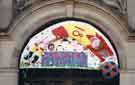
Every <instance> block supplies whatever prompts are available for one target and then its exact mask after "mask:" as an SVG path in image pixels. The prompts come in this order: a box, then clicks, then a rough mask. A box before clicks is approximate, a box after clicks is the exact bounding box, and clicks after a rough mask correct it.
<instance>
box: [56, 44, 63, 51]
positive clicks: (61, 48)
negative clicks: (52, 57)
mask: <svg viewBox="0 0 135 85" xmlns="http://www.w3.org/2000/svg"><path fill="white" fill-rule="evenodd" d="M56 51H64V48H63V47H62V45H58V46H57V47H56Z"/></svg>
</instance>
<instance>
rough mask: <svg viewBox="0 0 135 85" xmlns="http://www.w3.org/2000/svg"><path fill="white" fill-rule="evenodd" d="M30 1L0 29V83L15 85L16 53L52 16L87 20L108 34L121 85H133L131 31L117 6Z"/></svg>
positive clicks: (66, 0)
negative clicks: (118, 62) (6, 25)
mask: <svg viewBox="0 0 135 85" xmlns="http://www.w3.org/2000/svg"><path fill="white" fill-rule="evenodd" d="M9 1H10V0H9ZM30 1H31V0H30ZM32 1H33V2H32ZM32 1H31V3H32V4H31V5H29V4H25V5H26V7H23V6H21V5H20V8H19V9H17V10H18V11H17V12H16V13H15V15H16V16H15V18H14V17H13V18H14V19H13V20H12V21H11V22H12V23H11V24H10V25H9V26H8V27H6V28H2V27H1V29H0V84H3V85H17V84H18V83H17V82H18V63H19V62H18V60H19V56H20V54H21V52H22V49H23V48H24V45H25V43H26V41H27V39H28V38H29V37H30V36H31V35H32V34H33V33H34V32H35V31H37V30H38V28H39V27H40V26H42V25H44V24H45V23H47V22H49V21H52V20H55V19H59V18H65V17H70V18H80V19H83V20H87V21H90V22H92V23H94V24H96V25H97V26H99V27H100V28H101V30H103V31H104V32H105V33H106V34H107V35H108V36H109V38H110V39H111V41H112V42H113V44H114V45H115V47H116V49H117V53H118V56H119V61H120V85H134V83H135V66H134V65H135V55H134V54H135V53H134V50H135V37H134V32H133V31H130V30H129V28H130V27H129V24H128V18H127V17H128V16H127V15H126V13H124V11H123V13H122V12H121V11H120V10H119V9H118V8H117V7H114V8H113V7H108V6H107V4H105V3H100V1H98V0H93V1H92V0H91V1H90V0H41V1H37V2H36V0H32ZM0 2H1V1H0ZM3 2H4V0H3ZM0 5H1V3H0ZM27 5H28V6H27ZM11 7H13V6H11ZM11 7H9V8H11ZM20 10H21V11H20ZM117 10H119V12H118V11H117ZM11 14H13V13H11ZM12 16H13V15H12ZM8 17H10V16H9V15H8ZM3 18H4V17H3ZM3 18H2V17H1V16H0V22H4V21H3ZM5 22H6V21H5ZM5 22H4V23H5ZM0 25H1V24H0ZM3 27H4V26H3Z"/></svg>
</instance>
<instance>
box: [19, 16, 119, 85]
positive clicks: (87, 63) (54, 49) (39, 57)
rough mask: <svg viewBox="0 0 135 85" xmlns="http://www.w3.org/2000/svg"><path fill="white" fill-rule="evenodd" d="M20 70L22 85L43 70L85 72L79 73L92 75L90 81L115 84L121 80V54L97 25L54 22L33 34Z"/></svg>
mask: <svg viewBox="0 0 135 85" xmlns="http://www.w3.org/2000/svg"><path fill="white" fill-rule="evenodd" d="M19 69H20V73H19V76H20V85H21V84H22V83H23V84H22V85H25V84H24V82H26V81H31V80H33V79H32V78H33V77H36V76H35V75H34V74H35V73H36V72H37V73H38V72H39V73H41V74H42V72H43V71H41V70H44V71H45V70H49V71H52V70H53V71H56V70H60V72H61V71H62V70H66V71H70V72H71V70H72V72H73V74H74V73H75V72H76V71H82V72H81V73H80V72H79V73H78V74H83V73H86V74H87V73H88V75H87V76H85V77H88V79H89V78H91V79H93V78H94V79H93V80H95V78H97V79H96V81H98V80H102V81H103V82H104V81H105V82H106V81H107V83H106V84H108V83H109V82H111V83H110V84H112V83H113V84H112V85H116V84H118V83H117V82H116V83H115V82H114V80H115V79H116V80H117V79H118V77H119V71H118V70H119V61H118V56H117V52H116V50H115V47H114V46H113V44H112V43H111V41H110V40H109V38H108V37H107V35H105V33H103V32H102V31H101V30H100V28H98V27H97V26H95V25H94V24H92V23H90V22H87V21H84V20H80V19H73V18H64V19H58V20H55V21H51V22H49V23H48V24H46V25H44V26H42V30H40V32H37V33H35V34H33V36H32V37H30V39H29V40H28V42H27V44H26V46H25V48H24V49H23V51H22V54H21V57H20V64H19ZM83 71H85V72H83ZM45 72H47V71H45ZM62 72H63V71H62ZM64 72H65V71H64ZM70 72H69V75H71V74H70ZM55 74H56V73H54V75H55ZM73 74H72V75H73ZM78 74H77V75H78ZM93 74H94V75H93ZM58 75H59V74H58ZM83 75H84V74H83ZM45 76H46V75H45ZM49 76H50V75H49ZM28 77H29V78H28ZM80 77H82V76H80ZM116 77H117V78H116ZM24 80H25V81H24ZM106 84H105V85H106ZM94 85H98V84H96V83H95V84H94Z"/></svg>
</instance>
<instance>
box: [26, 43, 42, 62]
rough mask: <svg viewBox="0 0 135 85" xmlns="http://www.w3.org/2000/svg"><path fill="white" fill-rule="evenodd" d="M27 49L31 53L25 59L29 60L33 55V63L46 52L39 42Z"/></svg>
mask: <svg viewBox="0 0 135 85" xmlns="http://www.w3.org/2000/svg"><path fill="white" fill-rule="evenodd" d="M27 49H28V50H29V54H28V55H27V56H25V57H24V59H25V60H29V59H30V58H31V57H32V56H33V60H32V62H31V63H36V61H37V60H38V59H39V57H41V56H42V54H43V52H44V48H42V47H40V46H39V45H38V44H37V43H34V44H32V46H31V48H30V49H29V48H27Z"/></svg>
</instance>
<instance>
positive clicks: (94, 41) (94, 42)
mask: <svg viewBox="0 0 135 85" xmlns="http://www.w3.org/2000/svg"><path fill="white" fill-rule="evenodd" d="M91 42H92V43H91V46H92V48H94V49H99V47H100V45H101V40H100V39H98V38H97V37H92V38H91Z"/></svg>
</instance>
